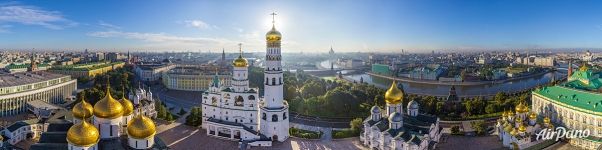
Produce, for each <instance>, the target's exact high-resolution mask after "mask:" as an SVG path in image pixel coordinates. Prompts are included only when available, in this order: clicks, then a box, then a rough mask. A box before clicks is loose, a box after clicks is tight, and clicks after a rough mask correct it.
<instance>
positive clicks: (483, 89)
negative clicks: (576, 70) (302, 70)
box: [343, 64, 567, 97]
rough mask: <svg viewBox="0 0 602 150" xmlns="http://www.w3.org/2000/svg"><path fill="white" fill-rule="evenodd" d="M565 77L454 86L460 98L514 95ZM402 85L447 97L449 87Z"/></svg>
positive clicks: (372, 80)
mask: <svg viewBox="0 0 602 150" xmlns="http://www.w3.org/2000/svg"><path fill="white" fill-rule="evenodd" d="M566 66H567V65H566V64H561V65H560V67H561V68H564V67H566ZM564 76H566V70H560V71H553V72H548V73H545V74H542V75H538V76H534V77H529V78H523V79H517V80H512V81H508V82H504V83H491V84H482V85H461V86H460V85H456V93H457V94H458V96H460V97H473V96H491V95H495V94H496V93H498V92H500V91H501V92H504V93H514V92H518V91H522V90H525V89H530V88H533V87H536V86H538V85H542V84H546V83H549V82H550V81H552V79H554V78H555V79H560V78H562V77H564ZM343 77H344V78H345V79H347V80H350V81H356V82H360V78H363V81H364V82H365V83H368V84H373V85H375V86H377V87H380V88H388V87H389V86H391V82H392V80H390V79H386V78H381V77H376V76H372V75H368V74H354V75H344V76H343ZM400 83H401V84H402V85H403V89H404V91H405V92H407V93H409V94H419V95H433V96H447V95H448V94H449V90H450V88H451V85H436V84H420V83H410V82H400Z"/></svg>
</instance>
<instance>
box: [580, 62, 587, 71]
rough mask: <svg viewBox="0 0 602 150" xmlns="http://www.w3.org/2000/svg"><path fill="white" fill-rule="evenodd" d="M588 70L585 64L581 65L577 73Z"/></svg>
mask: <svg viewBox="0 0 602 150" xmlns="http://www.w3.org/2000/svg"><path fill="white" fill-rule="evenodd" d="M588 69H589V68H588V67H587V64H585V63H583V65H581V67H579V71H587V70H588Z"/></svg>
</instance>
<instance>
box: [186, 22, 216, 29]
mask: <svg viewBox="0 0 602 150" xmlns="http://www.w3.org/2000/svg"><path fill="white" fill-rule="evenodd" d="M184 23H185V24H186V26H189V27H194V28H197V29H201V30H208V29H217V28H218V27H217V26H215V25H210V24H208V23H206V22H204V21H202V20H185V21H184Z"/></svg>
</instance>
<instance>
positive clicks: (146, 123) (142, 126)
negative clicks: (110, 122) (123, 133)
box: [127, 114, 156, 139]
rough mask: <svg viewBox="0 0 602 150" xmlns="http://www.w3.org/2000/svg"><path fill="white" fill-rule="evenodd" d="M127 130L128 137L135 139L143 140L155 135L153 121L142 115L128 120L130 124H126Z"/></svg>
mask: <svg viewBox="0 0 602 150" xmlns="http://www.w3.org/2000/svg"><path fill="white" fill-rule="evenodd" d="M127 128H128V129H127V130H128V136H131V137H134V138H137V139H145V138H148V137H150V136H153V135H155V133H156V131H155V123H153V121H152V120H151V119H150V118H148V117H146V116H143V115H142V114H139V115H138V116H136V117H134V118H133V119H132V120H130V122H128V126H127Z"/></svg>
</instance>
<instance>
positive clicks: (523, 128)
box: [518, 123, 527, 132]
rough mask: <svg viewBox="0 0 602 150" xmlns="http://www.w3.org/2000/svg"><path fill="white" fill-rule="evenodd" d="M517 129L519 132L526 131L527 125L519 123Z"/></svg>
mask: <svg viewBox="0 0 602 150" xmlns="http://www.w3.org/2000/svg"><path fill="white" fill-rule="evenodd" d="M518 131H519V132H527V127H525V124H522V123H521V124H520V126H518Z"/></svg>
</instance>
